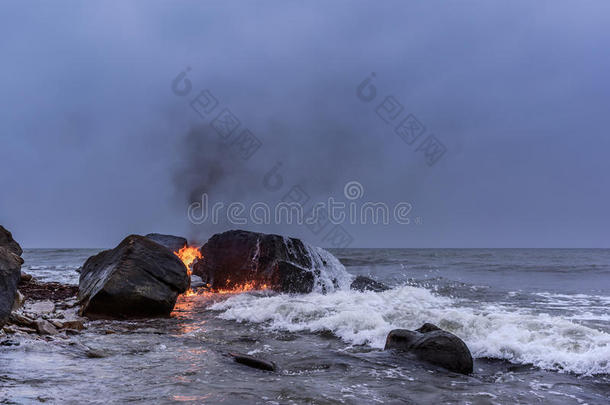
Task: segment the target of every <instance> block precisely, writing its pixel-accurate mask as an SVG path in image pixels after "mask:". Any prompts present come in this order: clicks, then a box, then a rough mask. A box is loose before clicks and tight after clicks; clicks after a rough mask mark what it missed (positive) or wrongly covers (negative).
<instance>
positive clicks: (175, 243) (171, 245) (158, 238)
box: [146, 233, 188, 252]
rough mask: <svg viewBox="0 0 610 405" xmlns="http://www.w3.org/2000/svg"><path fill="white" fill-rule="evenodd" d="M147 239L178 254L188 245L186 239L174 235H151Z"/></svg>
mask: <svg viewBox="0 0 610 405" xmlns="http://www.w3.org/2000/svg"><path fill="white" fill-rule="evenodd" d="M146 237H147V238H148V239H150V240H152V241H153V242H157V243H158V244H159V245H162V246H165V247H166V248H168V249H169V250H171V251H172V252H177V251H179V250H180V249H182V248H183V247H185V246H187V245H188V242H187V240H186V239H185V238H182V237H180V236H173V235H163V234H160V233H149V234H148V235H146Z"/></svg>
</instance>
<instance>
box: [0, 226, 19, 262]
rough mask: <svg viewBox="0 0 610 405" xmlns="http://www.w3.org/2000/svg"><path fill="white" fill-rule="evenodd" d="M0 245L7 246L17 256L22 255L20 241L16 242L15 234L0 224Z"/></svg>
mask: <svg viewBox="0 0 610 405" xmlns="http://www.w3.org/2000/svg"><path fill="white" fill-rule="evenodd" d="M0 247H5V248H7V249H8V250H10V251H11V252H13V253H14V254H16V255H17V256H21V254H22V253H23V249H21V246H19V243H17V242H15V240H14V239H13V235H12V234H11V233H10V232H9V231H8V230H7V229H6V228H5V227H3V226H2V225H0Z"/></svg>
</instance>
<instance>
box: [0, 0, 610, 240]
mask: <svg viewBox="0 0 610 405" xmlns="http://www.w3.org/2000/svg"><path fill="white" fill-rule="evenodd" d="M0 10H1V11H0V55H1V56H2V64H1V65H0V73H1V74H0V88H1V89H2V91H1V92H0V105H1V107H2V108H0V146H1V147H0V173H1V177H0V224H3V225H5V226H6V227H7V228H8V229H10V230H11V231H12V232H13V234H14V236H15V237H16V239H17V240H18V241H19V242H21V244H22V245H24V246H26V247H105V246H113V245H115V244H117V243H118V242H119V241H120V240H121V239H122V238H123V237H124V236H125V235H127V234H129V233H148V232H165V233H174V234H180V235H184V236H187V237H189V238H191V239H198V240H199V241H205V239H206V238H207V237H209V236H210V235H211V234H213V233H215V232H219V231H222V230H226V229H229V228H236V227H237V226H235V225H233V226H231V225H230V224H227V223H226V222H225V223H219V224H211V223H204V224H201V225H193V224H191V223H190V222H189V220H188V219H187V216H186V212H187V207H188V206H189V203H191V202H192V201H194V200H196V199H197V198H196V196H197V195H198V194H201V193H202V192H206V193H207V194H208V195H209V198H210V202H218V201H224V202H227V203H230V202H232V201H237V202H243V203H245V204H252V203H254V202H256V201H262V202H266V203H268V204H273V203H275V202H277V201H278V200H281V199H282V196H283V195H285V194H286V193H287V192H288V191H289V189H290V188H291V187H292V186H293V185H298V186H299V187H301V188H302V189H303V190H306V192H307V193H308V194H309V195H310V202H314V201H326V200H327V198H328V197H334V198H337V199H338V200H341V199H343V201H346V200H345V197H344V195H343V187H344V185H345V183H346V182H348V181H358V182H359V183H361V184H362V186H363V188H364V195H363V197H362V198H361V199H360V200H358V201H359V202H364V201H373V202H385V203H386V204H388V205H389V206H392V205H393V204H396V203H398V202H401V201H408V202H410V203H411V204H412V206H413V209H412V212H411V213H410V215H411V217H412V222H411V224H409V225H403V224H396V223H393V224H390V225H370V224H369V225H362V224H344V229H345V231H346V232H348V233H349V235H350V236H351V237H352V238H353V243H352V244H351V246H353V247H369V246H370V247H609V246H608V241H609V240H610V237H609V234H610V233H609V229H610V216H609V215H608V207H609V206H610V187H609V185H610V184H609V183H610V182H609V180H608V174H609V173H610V159H608V152H609V151H610V139H609V136H608V129H609V128H610V114H609V113H608V108H609V106H610V80H608V79H609V72H610V53H609V52H608V44H610V28H609V27H610V3H608V2H606V1H589V2H577V1H571V2H566V1H539V2H529V1H528V2H521V1H511V2H496V1H468V2H458V1H456V2H446V1H426V2H407V1H401V2H391V1H383V2H379V1H370V2H347V1H334V2H323V1H319V2H294V1H265V2H235V1H229V2H188V1H185V2H167V1H162V2H144V1H141V2H118V1H117V2H112V3H109V2H104V3H98V4H93V3H90V2H82V3H80V2H67V1H63V2H53V3H48V2H40V3H34V4H31V5H25V4H23V2H13V3H9V2H2V5H1V6H0ZM187 67H189V68H190V71H189V72H188V75H187V78H188V79H189V80H190V81H191V85H192V90H191V92H190V93H189V94H187V95H185V96H179V95H176V94H174V93H173V92H172V87H171V86H172V81H173V80H174V78H176V76H177V75H178V74H179V73H180V72H182V71H184V70H185V69H186V68H187ZM372 72H374V73H375V77H374V80H373V82H372V83H373V85H374V86H375V88H376V90H377V93H376V98H375V99H374V100H373V101H371V102H368V103H367V102H364V101H362V100H361V99H359V98H358V97H357V96H356V89H357V87H358V85H359V84H360V83H361V82H362V81H363V80H364V79H365V78H367V77H369V75H370V74H371V73H372ZM204 89H208V90H209V91H210V93H211V94H212V95H213V96H214V97H215V98H216V99H217V100H218V107H217V109H216V110H214V112H213V114H210V116H209V117H201V116H199V115H198V114H197V113H196V112H195V111H194V110H193V109H192V108H191V106H190V104H189V102H190V100H192V99H193V98H194V97H195V96H197V95H198V94H199V92H200V91H202V90H204ZM390 95H391V96H393V97H394V98H395V100H397V101H398V102H400V103H401V105H402V106H403V111H402V113H401V115H400V116H399V117H398V118H396V119H397V120H398V121H400V120H401V119H402V118H403V117H405V116H406V115H408V114H414V115H415V116H416V117H417V119H418V120H419V121H420V122H421V123H422V124H423V125H424V126H425V128H426V132H425V134H424V135H422V136H421V137H420V138H418V140H417V142H415V143H414V144H412V145H409V144H407V143H406V142H405V141H403V140H402V139H401V138H400V137H399V136H397V135H396V134H395V133H394V131H393V130H394V127H395V126H396V123H397V122H398V121H396V122H394V121H393V122H394V124H386V123H385V122H384V121H383V120H382V119H381V118H380V117H379V116H378V115H377V114H376V108H377V106H378V105H379V104H380V103H381V102H382V101H384V99H385V98H386V97H387V96H390ZM224 108H228V109H230V111H232V113H233V114H234V115H235V116H236V117H238V119H239V120H240V123H241V126H240V130H241V129H244V128H247V129H249V130H250V131H251V132H252V133H253V134H255V136H256V137H257V138H258V139H259V140H260V141H261V142H262V146H261V148H260V149H259V150H258V151H257V152H256V153H255V154H254V155H253V156H252V157H251V158H250V159H248V160H244V159H241V158H240V156H239V155H236V154H235V153H233V152H231V150H230V149H229V150H227V148H226V147H224V146H223V143H222V142H221V139H220V137H219V136H218V135H217V134H216V133H215V132H213V130H212V129H211V127H210V125H209V124H210V122H211V121H212V120H213V119H214V117H215V116H216V115H218V114H217V113H219V112H220V111H221V110H222V109H224ZM430 134H433V135H434V136H435V137H436V139H438V140H439V141H440V142H442V144H443V145H444V146H445V147H446V152H445V154H444V155H443V156H442V157H441V158H440V160H438V162H436V164H434V165H433V166H429V165H428V164H427V162H426V157H425V154H424V153H423V151H422V150H419V151H417V148H418V145H420V144H421V141H423V140H424V139H425V138H426V137H427V136H428V135H430ZM277 162H282V166H281V169H280V170H281V172H280V173H281V176H282V178H283V180H284V183H283V185H282V187H281V188H280V189H279V190H275V191H273V190H269V189H268V188H265V187H264V186H263V176H264V175H265V173H267V172H268V171H269V170H270V169H271V168H272V167H273V166H274V165H275V164H276V163H277ZM416 218H419V220H420V221H419V222H421V223H415V219H416ZM241 227H242V228H246V229H253V230H259V231H265V232H276V233H283V234H288V235H291V236H298V237H302V238H303V239H305V240H306V241H309V242H311V243H313V244H316V245H324V246H328V243H327V242H328V241H327V240H325V235H326V232H327V231H326V230H324V231H322V232H320V233H319V234H315V233H313V232H311V231H310V230H309V229H308V228H307V227H304V226H298V225H288V224H285V223H282V224H270V225H252V224H249V225H244V226H241Z"/></svg>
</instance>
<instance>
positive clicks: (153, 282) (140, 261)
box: [78, 235, 189, 318]
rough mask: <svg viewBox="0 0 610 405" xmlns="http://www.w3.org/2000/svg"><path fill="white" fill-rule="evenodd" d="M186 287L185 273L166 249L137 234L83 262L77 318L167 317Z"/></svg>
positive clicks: (177, 259) (187, 282) (179, 262)
mask: <svg viewBox="0 0 610 405" xmlns="http://www.w3.org/2000/svg"><path fill="white" fill-rule="evenodd" d="M188 286H189V278H188V274H187V269H186V267H185V266H184V264H183V263H182V261H180V259H179V258H178V257H177V256H176V255H175V254H173V253H172V252H171V251H169V249H166V248H165V247H163V246H161V245H159V244H157V243H155V242H153V241H152V240H150V239H148V238H146V237H144V236H139V235H131V236H128V237H127V238H125V239H124V240H123V241H122V242H121V243H120V244H119V245H118V246H117V247H116V248H114V249H111V250H105V251H103V252H101V253H99V254H97V255H95V256H92V257H90V258H89V259H87V261H86V262H85V264H84V265H83V267H82V271H81V274H80V279H79V291H78V300H79V302H80V304H81V314H83V315H88V316H94V317H111V318H133V317H147V316H166V315H169V314H170V312H171V311H172V309H173V308H174V305H175V303H176V299H177V298H178V295H179V294H181V293H183V292H185V291H186V290H187V288H188Z"/></svg>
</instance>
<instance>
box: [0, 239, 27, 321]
mask: <svg viewBox="0 0 610 405" xmlns="http://www.w3.org/2000/svg"><path fill="white" fill-rule="evenodd" d="M2 229H4V228H2ZM22 264H23V259H22V258H21V257H19V256H18V255H17V254H15V253H14V252H13V251H12V250H10V249H9V248H7V247H0V328H1V327H2V326H4V324H5V323H6V320H7V319H8V316H9V315H10V314H11V311H12V309H13V305H14V303H15V296H16V295H17V284H18V283H19V279H20V277H21V265H22Z"/></svg>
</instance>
